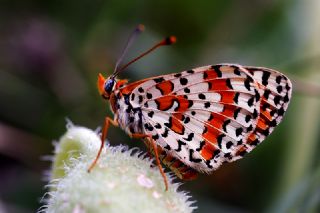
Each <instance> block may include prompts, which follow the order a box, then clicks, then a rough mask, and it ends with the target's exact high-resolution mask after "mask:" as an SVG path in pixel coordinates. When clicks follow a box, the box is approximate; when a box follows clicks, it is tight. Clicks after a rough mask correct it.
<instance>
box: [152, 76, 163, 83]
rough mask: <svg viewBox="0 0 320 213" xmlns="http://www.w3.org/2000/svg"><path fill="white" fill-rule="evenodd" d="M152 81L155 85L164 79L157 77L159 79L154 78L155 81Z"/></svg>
mask: <svg viewBox="0 0 320 213" xmlns="http://www.w3.org/2000/svg"><path fill="white" fill-rule="evenodd" d="M153 80H154V82H156V83H161V82H162V81H164V78H163V77H159V78H155V79H153Z"/></svg>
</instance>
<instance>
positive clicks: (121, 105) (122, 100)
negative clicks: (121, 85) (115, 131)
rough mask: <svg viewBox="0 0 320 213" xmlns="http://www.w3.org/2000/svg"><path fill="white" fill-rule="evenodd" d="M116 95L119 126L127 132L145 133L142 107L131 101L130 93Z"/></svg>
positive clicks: (116, 113) (116, 114)
mask: <svg viewBox="0 0 320 213" xmlns="http://www.w3.org/2000/svg"><path fill="white" fill-rule="evenodd" d="M116 93H118V94H117V95H116V103H115V105H116V111H115V112H114V113H115V116H116V117H117V121H118V123H119V126H120V127H121V128H122V129H123V130H125V131H126V133H127V134H129V135H131V134H144V131H143V117H142V111H141V108H140V107H133V106H132V104H131V103H130V101H129V98H130V95H127V94H120V92H119V91H117V92H116Z"/></svg>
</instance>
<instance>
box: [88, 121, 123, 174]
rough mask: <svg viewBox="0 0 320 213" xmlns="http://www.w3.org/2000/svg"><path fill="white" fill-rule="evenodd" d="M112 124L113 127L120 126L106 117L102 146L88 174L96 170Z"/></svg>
mask: <svg viewBox="0 0 320 213" xmlns="http://www.w3.org/2000/svg"><path fill="white" fill-rule="evenodd" d="M110 124H112V125H113V126H119V124H118V122H117V121H116V120H113V119H112V118H110V117H106V118H105V120H104V125H103V128H102V133H101V145H100V149H99V151H98V154H97V156H96V158H95V159H94V161H93V162H92V163H91V165H90V167H89V169H88V172H91V170H92V169H93V168H94V166H95V165H96V163H97V161H98V160H99V158H100V155H101V152H102V149H103V146H104V141H105V140H106V137H107V134H108V129H109V126H110Z"/></svg>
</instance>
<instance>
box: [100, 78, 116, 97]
mask: <svg viewBox="0 0 320 213" xmlns="http://www.w3.org/2000/svg"><path fill="white" fill-rule="evenodd" d="M97 86H98V90H99V93H100V95H101V96H102V97H103V98H104V99H107V100H109V98H110V95H111V94H112V93H113V91H114V89H115V86H116V79H115V78H114V76H110V77H109V78H107V79H106V78H105V77H104V76H103V75H101V74H100V73H99V76H98V81H97Z"/></svg>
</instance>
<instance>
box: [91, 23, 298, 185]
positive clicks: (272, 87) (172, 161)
mask: <svg viewBox="0 0 320 213" xmlns="http://www.w3.org/2000/svg"><path fill="white" fill-rule="evenodd" d="M142 30H143V26H142V25H139V26H138V28H137V29H136V30H135V31H134V33H133V34H132V36H131V37H130V38H129V40H128V42H127V45H126V48H125V49H124V51H123V54H122V57H123V55H124V54H125V52H126V51H127V49H128V46H130V44H131V42H132V40H133V37H135V36H136V35H137V34H138V33H139V32H141V31H142ZM175 41H176V38H175V37H173V36H171V37H168V38H166V39H164V40H162V41H161V42H159V43H158V44H156V45H155V46H153V47H152V48H151V49H149V50H148V51H146V52H144V53H143V54H141V55H140V56H138V57H137V58H136V59H134V60H132V61H131V62H129V63H128V64H127V65H125V66H123V67H122V68H121V69H118V68H117V67H118V64H119V63H117V64H116V68H115V71H114V73H113V74H112V75H111V76H110V77H108V78H105V77H103V76H102V75H101V74H99V76H98V82H97V86H98V90H99V93H100V94H101V96H102V97H103V98H104V99H106V100H109V102H110V106H111V109H112V111H113V113H114V118H109V117H106V119H105V124H104V127H103V130H102V135H101V148H100V150H99V153H98V154H97V157H96V158H95V160H94V162H93V163H92V164H91V166H90V168H89V171H90V170H91V169H92V168H93V166H94V165H95V164H96V162H97V160H98V158H99V156H100V154H101V150H102V148H103V144H104V143H103V141H104V140H105V138H106V135H107V131H108V127H109V126H110V124H113V125H114V126H119V127H120V128H122V129H123V130H124V131H125V132H126V133H127V134H128V135H129V136H131V137H135V138H142V139H144V142H145V144H146V146H147V147H148V149H149V151H150V152H151V153H153V154H154V156H155V159H156V162H157V165H158V167H159V170H160V172H161V174H162V176H163V178H164V182H165V186H166V189H167V188H168V185H167V179H166V176H165V174H164V172H163V169H162V166H161V163H160V161H161V162H162V163H163V164H164V165H166V166H167V167H168V168H169V169H171V170H172V171H173V172H174V173H175V174H176V175H177V176H178V177H179V178H181V179H183V180H192V179H194V178H195V177H196V176H197V174H198V172H201V173H211V172H212V171H214V170H216V169H218V168H219V167H220V166H221V165H222V164H223V163H225V162H232V161H236V160H238V159H240V158H242V157H243V156H244V155H245V154H247V153H249V152H251V151H252V150H253V149H254V148H255V147H256V146H257V145H258V144H260V143H261V142H262V141H263V140H264V139H265V138H266V137H267V136H268V135H270V134H271V133H272V131H273V130H274V128H275V127H276V126H277V125H278V124H279V123H280V122H281V120H282V118H283V116H284V113H285V111H286V110H287V108H288V104H289V102H290V98H291V93H292V84H291V81H290V80H289V79H288V78H287V77H286V76H285V75H284V74H282V73H280V72H278V71H276V70H273V69H269V68H264V67H251V66H242V65H238V64H216V65H208V66H203V67H197V68H194V69H189V70H186V71H183V72H178V73H173V74H168V75H161V76H157V77H151V78H147V79H143V80H140V81H136V82H133V83H128V81H127V80H119V79H117V78H116V77H117V75H118V74H119V72H121V71H122V70H124V69H125V68H126V67H127V66H128V65H130V64H131V63H133V62H135V61H136V60H138V59H140V58H141V57H142V56H144V55H146V54H148V53H149V52H151V51H153V50H154V49H156V48H157V47H159V46H163V45H170V44H173V43H175ZM122 57H121V58H122ZM121 58H120V59H121Z"/></svg>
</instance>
